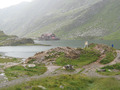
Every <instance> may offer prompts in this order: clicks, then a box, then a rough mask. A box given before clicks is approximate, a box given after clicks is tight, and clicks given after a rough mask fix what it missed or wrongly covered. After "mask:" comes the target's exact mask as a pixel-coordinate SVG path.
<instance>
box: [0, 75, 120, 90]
mask: <svg viewBox="0 0 120 90" xmlns="http://www.w3.org/2000/svg"><path fill="white" fill-rule="evenodd" d="M38 86H43V87H45V88H46V89H47V90H61V89H60V86H63V87H64V89H62V90H119V89H120V81H119V80H116V79H113V78H89V77H86V76H85V75H79V74H76V75H60V76H54V77H46V78H41V79H38V80H32V81H29V82H26V83H23V84H19V85H16V86H12V87H8V88H3V89H1V90H42V89H41V88H39V87H38Z"/></svg>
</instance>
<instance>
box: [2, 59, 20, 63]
mask: <svg viewBox="0 0 120 90" xmlns="http://www.w3.org/2000/svg"><path fill="white" fill-rule="evenodd" d="M7 62H19V60H18V59H17V58H11V59H10V58H0V63H7Z"/></svg>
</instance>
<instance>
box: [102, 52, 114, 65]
mask: <svg viewBox="0 0 120 90" xmlns="http://www.w3.org/2000/svg"><path fill="white" fill-rule="evenodd" d="M115 57H116V53H113V52H107V53H106V57H105V58H104V59H103V60H101V61H100V63H102V64H108V63H110V62H112V61H113V60H114V59H115Z"/></svg>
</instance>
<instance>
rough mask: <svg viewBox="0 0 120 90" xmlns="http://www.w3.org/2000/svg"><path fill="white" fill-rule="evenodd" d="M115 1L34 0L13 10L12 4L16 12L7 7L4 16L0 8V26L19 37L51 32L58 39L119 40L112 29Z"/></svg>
mask: <svg viewBox="0 0 120 90" xmlns="http://www.w3.org/2000/svg"><path fill="white" fill-rule="evenodd" d="M119 3H120V1H119V0H116V1H114V0H96V1H94V0H84V1H83V0H65V1H64V0H62V1H61V0H54V1H52V2H51V1H50V0H44V1H42V0H34V1H33V2H32V3H24V5H23V4H20V5H21V6H19V5H18V6H16V7H18V8H17V9H16V8H15V7H12V8H13V9H14V8H15V9H16V10H17V11H16V10H13V11H12V10H10V9H11V8H7V10H8V11H9V13H8V14H7V16H5V13H6V12H8V11H4V9H3V10H2V11H4V12H2V11H1V10H0V23H1V24H0V27H1V29H2V30H4V31H5V32H6V33H7V34H15V35H18V36H20V37H38V36H40V35H41V34H43V33H55V34H56V35H57V36H59V37H61V38H62V39H88V38H89V39H94V38H98V39H109V38H110V39H120V38H119V36H118V37H115V36H116V34H118V33H117V32H120V31H119V30H118V29H116V28H119V20H117V18H118V17H119V13H120V12H119ZM112 21H113V22H112ZM115 22H117V24H116V23H115ZM113 24H116V26H115V25H113ZM112 29H114V30H112ZM111 36H112V38H111Z"/></svg>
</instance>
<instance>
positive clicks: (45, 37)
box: [38, 33, 60, 40]
mask: <svg viewBox="0 0 120 90" xmlns="http://www.w3.org/2000/svg"><path fill="white" fill-rule="evenodd" d="M38 40H60V38H58V37H56V35H55V34H53V33H49V34H42V35H41V36H40V37H38Z"/></svg>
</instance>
